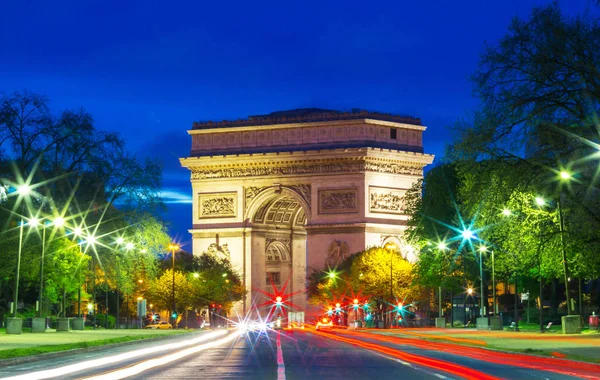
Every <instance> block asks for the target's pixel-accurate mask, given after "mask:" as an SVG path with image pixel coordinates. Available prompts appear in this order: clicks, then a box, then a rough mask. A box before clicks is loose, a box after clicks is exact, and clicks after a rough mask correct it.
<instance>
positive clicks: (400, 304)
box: [398, 302, 404, 311]
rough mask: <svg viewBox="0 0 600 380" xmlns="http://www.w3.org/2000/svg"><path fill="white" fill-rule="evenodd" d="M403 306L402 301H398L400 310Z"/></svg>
mask: <svg viewBox="0 0 600 380" xmlns="http://www.w3.org/2000/svg"><path fill="white" fill-rule="evenodd" d="M403 306H404V304H403V303H402V302H398V311H401V310H402V307H403Z"/></svg>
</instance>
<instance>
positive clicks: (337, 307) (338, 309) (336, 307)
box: [335, 302, 340, 312]
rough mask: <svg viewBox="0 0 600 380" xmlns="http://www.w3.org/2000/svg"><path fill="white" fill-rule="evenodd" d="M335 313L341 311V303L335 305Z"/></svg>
mask: <svg viewBox="0 0 600 380" xmlns="http://www.w3.org/2000/svg"><path fill="white" fill-rule="evenodd" d="M335 311H337V312H339V311H340V304H339V302H338V303H336V304H335Z"/></svg>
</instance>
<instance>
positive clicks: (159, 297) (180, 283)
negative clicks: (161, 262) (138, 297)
mask: <svg viewBox="0 0 600 380" xmlns="http://www.w3.org/2000/svg"><path fill="white" fill-rule="evenodd" d="M192 294H193V288H192V285H191V284H190V281H188V278H187V276H186V275H185V274H184V273H182V272H175V305H176V307H177V310H173V271H172V270H171V269H167V270H165V271H164V272H163V273H162V274H161V275H160V277H158V278H156V279H155V280H152V281H151V282H150V285H149V287H148V297H147V298H148V300H149V302H151V303H153V304H154V306H155V308H156V309H162V310H171V311H175V312H177V311H184V310H187V309H188V308H190V307H192Z"/></svg>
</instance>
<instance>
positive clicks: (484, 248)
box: [479, 245, 487, 317]
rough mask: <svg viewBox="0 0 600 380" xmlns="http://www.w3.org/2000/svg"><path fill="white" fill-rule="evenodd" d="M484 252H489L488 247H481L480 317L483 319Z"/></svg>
mask: <svg viewBox="0 0 600 380" xmlns="http://www.w3.org/2000/svg"><path fill="white" fill-rule="evenodd" d="M483 252H487V247H486V246H485V245H482V246H480V247H479V315H480V316H481V317H483V314H484V312H483V297H482V296H483Z"/></svg>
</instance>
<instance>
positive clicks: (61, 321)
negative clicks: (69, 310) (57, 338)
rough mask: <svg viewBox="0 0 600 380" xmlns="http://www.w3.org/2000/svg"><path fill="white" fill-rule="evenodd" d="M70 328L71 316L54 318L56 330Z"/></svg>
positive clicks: (67, 329)
mask: <svg viewBox="0 0 600 380" xmlns="http://www.w3.org/2000/svg"><path fill="white" fill-rule="evenodd" d="M70 329H71V318H58V319H57V320H56V331H69V330H70Z"/></svg>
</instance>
